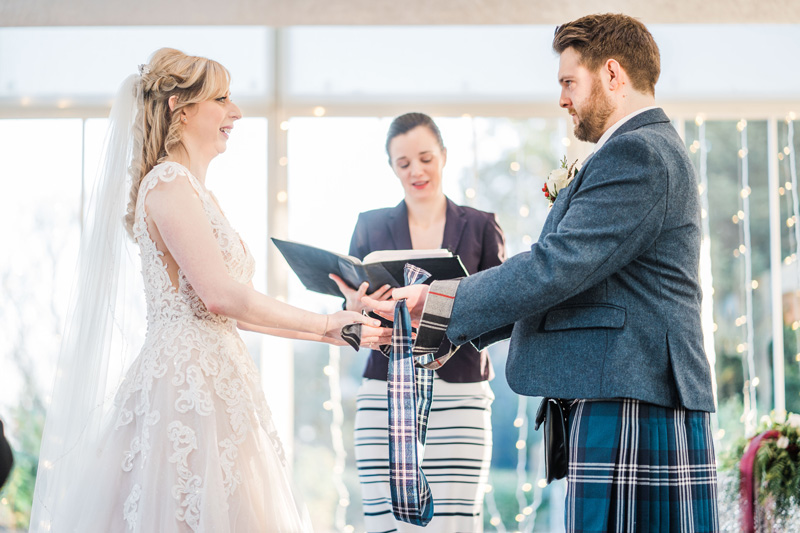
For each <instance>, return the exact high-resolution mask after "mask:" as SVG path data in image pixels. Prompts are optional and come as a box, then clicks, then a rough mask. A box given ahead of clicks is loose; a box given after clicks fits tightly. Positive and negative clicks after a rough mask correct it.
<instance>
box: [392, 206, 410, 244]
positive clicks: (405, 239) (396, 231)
mask: <svg viewBox="0 0 800 533" xmlns="http://www.w3.org/2000/svg"><path fill="white" fill-rule="evenodd" d="M386 224H387V226H388V229H389V235H390V236H391V238H392V241H394V242H393V244H394V249H395V250H410V249H411V233H410V232H409V230H408V208H407V207H406V202H405V201H401V202H400V203H399V204H397V205H396V206H394V207H393V208H392V209H390V210H389V217H388V218H387V219H386Z"/></svg>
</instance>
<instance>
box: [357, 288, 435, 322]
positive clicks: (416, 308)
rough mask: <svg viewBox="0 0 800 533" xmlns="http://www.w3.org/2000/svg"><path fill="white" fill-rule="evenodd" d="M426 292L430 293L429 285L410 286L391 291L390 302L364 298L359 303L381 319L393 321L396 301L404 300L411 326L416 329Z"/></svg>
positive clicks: (426, 295)
mask: <svg viewBox="0 0 800 533" xmlns="http://www.w3.org/2000/svg"><path fill="white" fill-rule="evenodd" d="M428 291H430V286H429V285H410V286H408V287H400V288H398V289H394V290H393V291H391V293H392V299H391V300H377V299H375V298H371V297H369V296H364V297H362V298H361V302H362V303H363V304H364V305H365V306H366V307H367V308H368V309H370V310H372V311H374V312H376V313H377V314H379V315H380V316H382V317H383V318H386V319H387V320H394V306H395V304H396V303H397V300H405V301H406V305H407V306H408V312H409V314H410V315H411V325H412V326H413V327H418V326H419V320H420V318H422V310H423V309H424V308H425V300H426V299H427V298H428Z"/></svg>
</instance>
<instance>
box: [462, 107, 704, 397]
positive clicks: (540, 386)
mask: <svg viewBox="0 0 800 533" xmlns="http://www.w3.org/2000/svg"><path fill="white" fill-rule="evenodd" d="M700 238H701V230H700V206H699V199H698V189H697V179H696V177H695V173H694V169H693V167H692V164H691V162H690V160H689V157H688V154H687V152H686V148H685V147H684V144H683V141H682V140H681V138H680V137H679V136H678V134H677V132H676V131H675V129H674V128H673V127H672V125H671V124H670V122H669V119H668V118H667V116H666V115H665V114H664V112H663V111H662V110H661V109H653V110H649V111H645V112H643V113H641V114H639V115H637V116H635V117H633V118H631V119H630V120H629V121H627V122H626V123H624V124H623V125H622V126H621V127H620V129H619V130H618V131H616V132H615V133H614V134H613V135H612V136H611V137H610V139H609V140H608V141H607V142H606V143H605V144H604V145H603V146H602V147H601V148H600V150H599V151H598V152H597V153H595V154H594V155H593V156H591V157H590V158H589V159H588V160H587V161H586V162H585V164H584V165H583V168H581V170H580V172H579V173H578V175H577V176H576V177H575V179H574V181H573V182H572V184H571V185H570V186H569V187H567V188H565V189H564V190H563V191H561V192H560V194H559V195H558V198H557V200H556V201H555V204H554V205H553V207H552V209H551V211H550V214H549V216H548V218H547V220H546V222H545V225H544V227H543V229H542V233H541V236H540V238H539V240H538V242H537V243H535V244H534V245H533V246H532V247H531V251H530V252H525V253H522V254H519V255H516V256H514V257H511V258H510V259H508V261H506V262H505V263H504V264H503V265H500V266H498V267H496V268H491V269H489V270H486V271H484V272H479V273H478V274H475V275H474V276H470V277H468V278H465V279H464V280H463V281H462V282H461V283H460V284H459V286H458V291H457V294H456V297H455V301H454V305H453V310H452V315H451V321H450V324H449V326H448V329H447V336H448V338H449V339H450V340H451V341H453V342H454V343H455V344H463V343H465V342H467V341H470V340H473V342H474V344H476V345H477V346H478V347H482V346H486V345H488V344H491V343H492V342H496V341H497V340H500V339H502V338H506V337H508V336H509V335H510V336H511V344H510V347H509V356H508V360H507V366H506V378H507V379H508V382H509V385H510V386H511V388H512V389H514V391H516V392H518V393H519V394H524V395H529V396H548V397H555V398H634V399H638V400H642V401H646V402H650V403H653V404H657V405H663V406H670V407H679V406H683V407H685V408H688V409H693V410H700V411H713V410H714V397H713V394H712V388H711V374H710V368H709V364H708V360H707V358H706V355H705V353H704V350H703V334H702V331H701V328H700V302H701V297H702V295H701V291H700V285H699V276H698V269H699V259H700Z"/></svg>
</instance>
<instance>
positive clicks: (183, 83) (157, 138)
mask: <svg viewBox="0 0 800 533" xmlns="http://www.w3.org/2000/svg"><path fill="white" fill-rule="evenodd" d="M139 70H140V72H141V85H140V91H141V98H139V102H140V106H141V107H139V109H138V116H137V119H136V121H135V125H134V127H133V128H134V131H133V134H134V144H133V158H132V161H131V166H130V169H129V172H130V176H131V193H130V199H129V201H128V210H127V212H126V214H125V229H126V230H127V231H128V234H129V235H131V236H133V221H134V215H135V210H136V200H137V198H138V197H139V185H140V184H141V182H142V178H144V177H145V175H147V173H148V172H150V171H151V170H152V169H153V167H154V166H156V165H157V164H159V163H161V162H163V161H164V160H166V159H167V158H168V157H170V155H172V154H173V153H174V151H175V149H176V148H178V147H179V146H180V145H181V132H182V128H181V119H180V117H181V113H180V111H181V110H182V109H183V108H185V107H188V106H191V105H194V104H198V103H200V102H204V101H206V100H212V99H214V98H219V97H221V96H225V95H226V94H227V92H228V87H229V86H230V74H229V73H228V70H227V69H226V68H225V67H223V66H222V65H220V64H219V63H217V62H216V61H214V60H211V59H207V58H205V57H198V56H190V55H186V54H184V53H183V52H181V51H179V50H174V49H172V48H161V49H160V50H157V51H156V52H155V53H154V54H153V56H152V57H151V58H150V62H149V63H148V64H147V65H142V66H140V67H139ZM172 96H177V101H176V102H175V105H174V107H173V109H172V110H170V108H169V99H170V98H171V97H172Z"/></svg>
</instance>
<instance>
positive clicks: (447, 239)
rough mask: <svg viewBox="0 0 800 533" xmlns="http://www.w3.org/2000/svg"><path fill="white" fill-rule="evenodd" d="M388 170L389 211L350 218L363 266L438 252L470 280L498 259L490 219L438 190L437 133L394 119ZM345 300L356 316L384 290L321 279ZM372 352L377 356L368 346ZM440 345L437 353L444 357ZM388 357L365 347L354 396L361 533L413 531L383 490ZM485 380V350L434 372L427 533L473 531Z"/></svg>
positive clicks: (498, 234) (485, 458) (488, 438)
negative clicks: (391, 185) (395, 198)
mask: <svg viewBox="0 0 800 533" xmlns="http://www.w3.org/2000/svg"><path fill="white" fill-rule="evenodd" d="M386 153H387V154H388V156H389V165H390V166H391V168H392V170H393V171H394V174H395V175H396V176H397V179H398V181H399V182H400V186H401V187H402V188H403V195H404V198H403V201H402V202H400V203H399V204H397V205H396V206H394V207H386V208H383V209H375V210H373V211H366V212H363V213H361V214H360V215H359V217H358V222H357V223H356V227H355V230H354V231H353V238H352V241H351V242H350V255H353V256H355V257H358V258H359V259H363V258H364V256H365V255H367V254H368V253H370V252H373V251H376V250H406V249H418V250H424V249H439V248H446V249H448V250H450V251H451V252H453V253H454V254H457V255H458V256H460V257H461V261H462V262H463V264H464V266H465V267H466V269H467V271H468V272H469V273H470V274H474V273H475V272H478V271H480V270H485V269H487V268H491V267H493V266H497V265H499V264H500V263H502V262H503V260H504V259H505V243H504V238H503V232H502V230H501V229H500V226H499V225H498V224H497V221H496V219H495V216H494V214H492V213H487V212H484V211H479V210H477V209H473V208H471V207H465V206H460V205H457V204H455V203H454V202H453V201H452V200H450V199H449V198H447V197H446V196H445V195H444V192H442V171H443V170H444V167H445V163H446V162H447V149H446V148H445V146H444V143H443V141H442V135H441V133H440V131H439V128H438V127H437V126H436V124H435V123H434V122H433V120H432V119H431V118H430V117H429V116H427V115H425V114H422V113H407V114H405V115H402V116H399V117H397V118H395V119H394V121H393V122H392V123H391V125H390V126H389V132H388V134H387V136H386ZM331 278H332V279H334V281H336V283H337V284H338V285H339V288H340V290H341V291H342V294H344V295H345V308H346V309H348V310H353V311H360V310H361V309H362V307H363V305H362V304H361V297H362V296H363V295H365V294H370V295H373V298H382V299H386V298H388V297H389V296H390V294H389V293H390V291H389V290H388V289H389V287H388V286H386V287H367V284H366V283H364V284H363V285H362V286H361V287H358V288H357V289H355V288H351V287H348V286H347V285H346V284H345V283H344V282H343V281H342V280H341V279H340V278H338V277H337V276H335V275H331ZM374 348H377V346H375V347H374ZM449 349H450V343H449V342H448V341H446V340H445V342H444V343H443V344H442V346H441V347H440V349H439V353H438V354H437V357H438V355H440V354H442V353H446V352H447V351H449ZM387 373H388V359H387V357H386V356H385V355H384V354H383V353H382V352H380V351H379V350H376V349H373V350H372V351H371V352H370V354H369V358H368V359H367V364H366V368H365V369H364V381H363V384H362V385H361V387H360V389H359V392H358V397H357V412H356V418H355V439H354V442H355V456H356V463H357V466H358V472H359V480H360V483H361V494H362V501H363V510H364V524H365V527H366V530H367V532H368V533H378V532H386V531H398V532H401V533H402V532H406V531H422V530H423V528H421V527H418V526H413V525H409V524H406V523H404V522H400V521H396V520H395V519H394V517H393V515H392V499H391V493H390V488H389V462H388V457H389V431H388V427H387V423H388V412H387V409H388V403H387V399H386V389H387V385H386V376H387ZM493 377H494V372H493V370H492V365H491V363H490V361H489V356H488V353H487V352H486V350H484V351H478V350H476V349H475V348H473V347H472V346H471V345H465V346H462V347H461V348H460V349H459V350H458V351H457V352H456V354H455V355H454V356H453V357H452V358H451V359H450V360H449V361H448V362H447V364H446V365H445V366H443V367H442V368H441V369H439V370H437V371H436V372H435V379H434V385H433V393H434V396H433V404H432V408H431V414H430V419H429V422H428V433H427V440H426V442H427V444H426V446H425V455H424V459H423V461H422V471H423V472H424V473H425V476H426V478H427V479H428V482H429V483H430V487H431V492H432V495H433V499H434V509H435V515H434V518H433V520H432V521H431V522H430V524H429V525H428V527H427V528H425V529H426V530H427V531H459V532H464V533H469V532H475V531H483V516H482V510H483V494H484V488H485V486H486V482H487V478H488V475H489V464H490V462H491V458H492V425H491V404H492V400H493V399H494V394H493V393H492V389H491V387H490V386H489V380H491V379H492V378H493Z"/></svg>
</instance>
